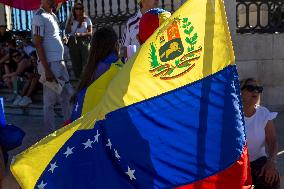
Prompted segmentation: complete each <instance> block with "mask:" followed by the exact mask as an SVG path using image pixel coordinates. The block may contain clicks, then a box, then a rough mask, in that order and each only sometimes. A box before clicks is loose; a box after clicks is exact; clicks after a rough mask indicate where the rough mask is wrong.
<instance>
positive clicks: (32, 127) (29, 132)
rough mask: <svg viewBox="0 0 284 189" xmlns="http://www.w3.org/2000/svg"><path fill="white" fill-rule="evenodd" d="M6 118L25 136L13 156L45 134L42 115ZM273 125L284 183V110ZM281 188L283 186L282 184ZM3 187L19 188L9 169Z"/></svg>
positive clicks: (58, 120)
mask: <svg viewBox="0 0 284 189" xmlns="http://www.w3.org/2000/svg"><path fill="white" fill-rule="evenodd" d="M7 120H8V122H9V123H13V124H15V125H17V126H19V127H21V128H22V129H23V130H24V131H25V132H26V137H25V139H24V141H23V145H22V146H21V147H19V148H17V149H15V150H13V151H11V153H10V155H11V156H14V155H16V154H18V153H20V152H21V151H23V150H25V149H27V148H28V147H30V146H31V145H32V144H34V143H35V142H37V141H38V140H40V139H41V138H43V137H44V136H46V133H45V132H44V129H43V127H42V125H43V122H42V117H40V116H39V117H27V116H12V115H10V116H9V115H8V116H7ZM62 121H63V120H61V119H60V118H57V119H56V122H57V125H61V123H62ZM274 123H275V126H276V129H277V135H278V141H279V155H278V169H279V171H280V174H281V178H282V183H284V112H280V113H279V115H278V117H277V119H276V120H275V122H274ZM282 187H283V188H282V189H284V186H283V184H282ZM4 189H19V186H18V185H17V183H16V181H15V180H14V178H13V176H12V175H11V173H10V172H9V171H7V177H6V180H5V181H4Z"/></svg>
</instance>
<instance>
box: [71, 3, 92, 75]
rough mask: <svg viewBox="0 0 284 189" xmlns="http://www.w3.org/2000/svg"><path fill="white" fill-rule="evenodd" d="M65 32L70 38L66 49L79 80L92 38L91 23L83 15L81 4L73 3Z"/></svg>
mask: <svg viewBox="0 0 284 189" xmlns="http://www.w3.org/2000/svg"><path fill="white" fill-rule="evenodd" d="M65 31H66V33H67V34H68V35H69V36H70V37H69V39H68V47H69V54H70V57H71V61H72V67H73V71H74V74H75V76H76V77H77V78H80V76H81V72H82V70H83V67H84V65H86V63H87V59H88V56H89V49H90V41H91V36H92V22H91V19H90V18H89V17H88V16H86V15H85V12H84V5H83V4H82V3H79V2H78V3H75V5H74V8H73V12H72V14H71V15H70V17H69V19H68V21H67V23H66V29H65Z"/></svg>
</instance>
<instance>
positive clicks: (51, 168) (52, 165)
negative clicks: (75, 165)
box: [48, 162, 58, 173]
mask: <svg viewBox="0 0 284 189" xmlns="http://www.w3.org/2000/svg"><path fill="white" fill-rule="evenodd" d="M57 167H58V166H57V165H56V162H55V163H53V164H52V163H51V164H50V168H49V170H48V171H51V172H52V173H53V171H54V169H55V168H57Z"/></svg>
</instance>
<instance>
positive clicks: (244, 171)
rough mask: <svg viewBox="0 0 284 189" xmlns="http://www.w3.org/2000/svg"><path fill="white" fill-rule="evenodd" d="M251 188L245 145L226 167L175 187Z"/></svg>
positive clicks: (205, 188)
mask: <svg viewBox="0 0 284 189" xmlns="http://www.w3.org/2000/svg"><path fill="white" fill-rule="evenodd" d="M249 188H252V180H251V175H250V165H249V158H248V151H247V147H245V149H244V151H243V154H242V155H241V157H240V159H239V160H238V161H237V162H236V163H234V164H233V165H232V166H231V167H229V168H228V169H226V170H224V171H222V172H219V173H217V174H216V175H213V176H211V177H208V178H206V179H203V180H201V181H198V182H195V183H193V184H189V185H185V186H181V187H177V188H175V189H249Z"/></svg>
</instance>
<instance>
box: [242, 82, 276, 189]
mask: <svg viewBox="0 0 284 189" xmlns="http://www.w3.org/2000/svg"><path fill="white" fill-rule="evenodd" d="M262 91H263V87H262V86H260V85H259V83H258V82H257V81H256V80H255V79H254V78H248V79H245V80H242V81H241V95H242V100H243V108H244V116H245V127H246V136H247V145H248V150H249V156H250V164H251V174H252V180H253V184H254V185H255V188H256V189H278V188H279V187H280V179H279V173H278V171H277V169H276V159H277V151H278V146H277V140H276V132H275V128H274V126H273V122H272V120H273V119H274V118H275V117H276V116H277V113H275V112H270V111H269V110H268V109H267V108H265V107H263V106H260V105H259V102H260V94H261V93H262Z"/></svg>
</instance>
